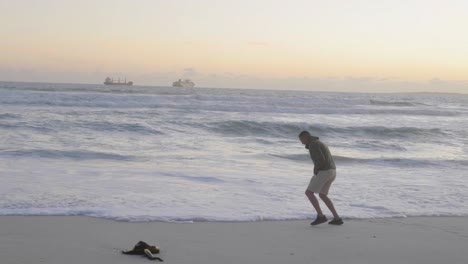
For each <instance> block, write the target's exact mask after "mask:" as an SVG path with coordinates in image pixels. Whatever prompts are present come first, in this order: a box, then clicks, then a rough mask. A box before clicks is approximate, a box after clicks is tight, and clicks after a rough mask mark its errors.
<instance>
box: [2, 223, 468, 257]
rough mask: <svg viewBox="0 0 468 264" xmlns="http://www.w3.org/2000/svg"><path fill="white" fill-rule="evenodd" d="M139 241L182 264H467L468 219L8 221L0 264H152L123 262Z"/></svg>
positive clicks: (3, 235) (3, 225) (161, 255)
mask: <svg viewBox="0 0 468 264" xmlns="http://www.w3.org/2000/svg"><path fill="white" fill-rule="evenodd" d="M139 240H143V241H146V242H148V243H150V244H156V245H158V246H159V247H160V248H161V249H162V253H161V254H159V256H160V257H161V258H163V259H164V263H177V264H184V263H190V264H230V263H235V264H250V263H252V264H254V263H255V264H261V263H268V264H273V263H281V264H283V263H320V264H326V263H333V264H340V263H346V264H352V263H356V264H365V263H373V264H374V263H375V264H385V263H389V264H399V263H410V264H417V263H421V264H430V263H434V264H436V263H437V264H442V263H450V264H455V263H460V264H467V263H468V218H466V217H415V218H393V219H374V220H347V221H345V224H344V225H343V226H330V225H328V224H323V225H319V226H315V227H311V226H310V225H309V221H267V222H252V223H193V224H180V223H179V224H177V223H162V222H152V223H128V222H116V221H111V220H104V219H96V218H90V217H79V216H63V217H62V216H28V217H22V216H1V217H0V263H1V264H13V263H18V264H26V263H50V264H53V263H57V264H68V263H77V264H78V263H79V264H86V263H90V264H94V263H96V264H119V263H126V264H128V263H151V262H152V261H150V260H148V259H146V258H143V257H140V256H128V255H122V254H120V250H124V249H130V248H132V247H133V246H134V244H135V243H137V242H138V241H139Z"/></svg>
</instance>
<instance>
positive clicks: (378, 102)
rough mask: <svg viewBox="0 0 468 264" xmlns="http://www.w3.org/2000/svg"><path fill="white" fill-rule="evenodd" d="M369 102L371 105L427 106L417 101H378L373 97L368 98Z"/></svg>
mask: <svg viewBox="0 0 468 264" xmlns="http://www.w3.org/2000/svg"><path fill="white" fill-rule="evenodd" d="M369 102H370V104H371V105H382V106H406V107H408V106H421V105H425V106H429V105H427V104H424V103H417V102H402V101H380V100H374V99H370V100H369Z"/></svg>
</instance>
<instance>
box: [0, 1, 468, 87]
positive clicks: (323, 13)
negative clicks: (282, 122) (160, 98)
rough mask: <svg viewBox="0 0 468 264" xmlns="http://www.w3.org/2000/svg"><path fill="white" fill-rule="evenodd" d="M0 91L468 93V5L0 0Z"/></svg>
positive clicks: (461, 3)
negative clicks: (8, 84) (1, 85)
mask: <svg viewBox="0 0 468 264" xmlns="http://www.w3.org/2000/svg"><path fill="white" fill-rule="evenodd" d="M0 12H1V15H0V36H1V40H0V80H3V81H39V82H72V83H74V82H76V83H102V81H103V80H104V78H105V77H107V76H111V77H115V78H118V77H127V79H128V80H132V81H134V83H135V84H137V85H138V84H140V85H157V86H165V85H170V83H172V81H174V80H175V79H178V78H191V79H192V80H194V81H195V83H196V84H197V86H199V87H220V88H222V87H232V88H262V89H302V90H322V91H323V90H330V91H331V90H333V91H357V92H371V91H376V92H398V91H437V92H463V93H468V34H467V28H468V1H467V0H445V1H444V0H438V1H435V0H425V1H423V0H389V1H384V0H340V1H338V0H328V1H323V0H321V1H315V0H290V1H284V0H282V1H276V0H269V1H267V0H250V1H244V0H236V1H232V0H230V1H224V0H193V1H188V0H164V1H163V0H133V1H130V0H129V1H123V0H121V1H119V0H99V1H97V0H93V1H89V0H80V1H68V0H37V1H36V0H14V1H13V0H11V1H9V0H0Z"/></svg>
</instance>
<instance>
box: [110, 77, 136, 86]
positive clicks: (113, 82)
mask: <svg viewBox="0 0 468 264" xmlns="http://www.w3.org/2000/svg"><path fill="white" fill-rule="evenodd" d="M104 84H105V85H133V82H127V78H125V80H124V81H123V82H120V78H119V79H118V81H114V79H111V78H110V77H107V78H106V80H104Z"/></svg>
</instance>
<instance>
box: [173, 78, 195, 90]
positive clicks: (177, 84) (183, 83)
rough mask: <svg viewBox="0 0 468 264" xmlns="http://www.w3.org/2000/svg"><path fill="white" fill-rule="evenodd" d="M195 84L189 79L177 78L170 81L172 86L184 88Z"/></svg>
mask: <svg viewBox="0 0 468 264" xmlns="http://www.w3.org/2000/svg"><path fill="white" fill-rule="evenodd" d="M194 86H195V83H194V82H192V81H191V80H189V79H185V80H182V79H179V80H178V81H175V82H173V83H172V87H185V88H193V87H194Z"/></svg>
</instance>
